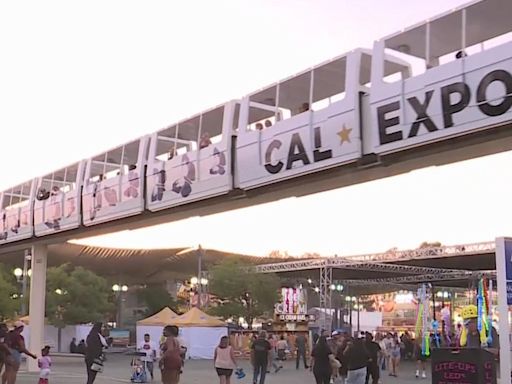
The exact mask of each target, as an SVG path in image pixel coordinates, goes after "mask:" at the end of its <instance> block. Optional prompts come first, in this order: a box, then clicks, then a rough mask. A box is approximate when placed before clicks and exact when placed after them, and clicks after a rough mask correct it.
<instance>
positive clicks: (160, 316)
mask: <svg viewBox="0 0 512 384" xmlns="http://www.w3.org/2000/svg"><path fill="white" fill-rule="evenodd" d="M178 317H179V316H178V315H177V314H176V313H174V312H173V311H172V309H171V308H169V307H166V308H164V309H162V310H161V311H160V312H158V313H155V314H154V315H153V316H150V317H148V318H147V319H143V320H139V321H137V332H136V333H137V346H139V344H141V343H142V341H143V340H144V335H145V334H146V333H147V334H149V336H150V338H151V340H152V341H154V342H156V343H157V344H158V343H159V341H160V337H161V336H162V331H163V329H164V327H165V326H166V325H172V324H174V322H175V321H176V320H177V319H178Z"/></svg>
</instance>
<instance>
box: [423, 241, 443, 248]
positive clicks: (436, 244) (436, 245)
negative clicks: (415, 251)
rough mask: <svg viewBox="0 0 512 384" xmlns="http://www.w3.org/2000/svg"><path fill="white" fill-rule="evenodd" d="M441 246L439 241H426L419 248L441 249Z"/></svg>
mask: <svg viewBox="0 0 512 384" xmlns="http://www.w3.org/2000/svg"><path fill="white" fill-rule="evenodd" d="M440 246H441V243H440V242H439V241H434V242H432V243H429V242H428V241H424V242H423V243H421V244H420V246H419V247H418V248H419V249H424V248H439V247H440Z"/></svg>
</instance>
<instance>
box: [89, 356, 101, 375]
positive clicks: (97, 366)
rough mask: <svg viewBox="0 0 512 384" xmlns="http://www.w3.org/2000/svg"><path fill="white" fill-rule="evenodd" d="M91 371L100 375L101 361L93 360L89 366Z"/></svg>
mask: <svg viewBox="0 0 512 384" xmlns="http://www.w3.org/2000/svg"><path fill="white" fill-rule="evenodd" d="M91 371H94V372H98V373H102V372H103V361H101V359H94V360H93V361H92V364H91Z"/></svg>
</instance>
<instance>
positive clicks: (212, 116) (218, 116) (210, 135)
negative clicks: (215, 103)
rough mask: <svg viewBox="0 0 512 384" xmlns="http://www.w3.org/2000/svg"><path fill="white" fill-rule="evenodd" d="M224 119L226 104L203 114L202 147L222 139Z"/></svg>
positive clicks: (200, 145)
mask: <svg viewBox="0 0 512 384" xmlns="http://www.w3.org/2000/svg"><path fill="white" fill-rule="evenodd" d="M223 119H224V106H221V107H219V108H215V109H213V110H211V111H208V112H206V113H204V114H203V115H202V116H201V129H200V139H199V147H200V149H202V148H206V147H208V146H209V145H211V144H217V143H219V142H221V141H222V123H223Z"/></svg>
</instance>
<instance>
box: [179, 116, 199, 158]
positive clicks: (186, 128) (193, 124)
mask: <svg viewBox="0 0 512 384" xmlns="http://www.w3.org/2000/svg"><path fill="white" fill-rule="evenodd" d="M200 127H201V116H194V117H193V118H191V119H189V120H186V121H184V122H182V123H179V124H178V132H177V148H176V153H177V154H178V155H183V154H185V153H187V152H190V151H196V150H197V149H198V148H199V146H198V141H199V130H200ZM180 144H181V145H180Z"/></svg>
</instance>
